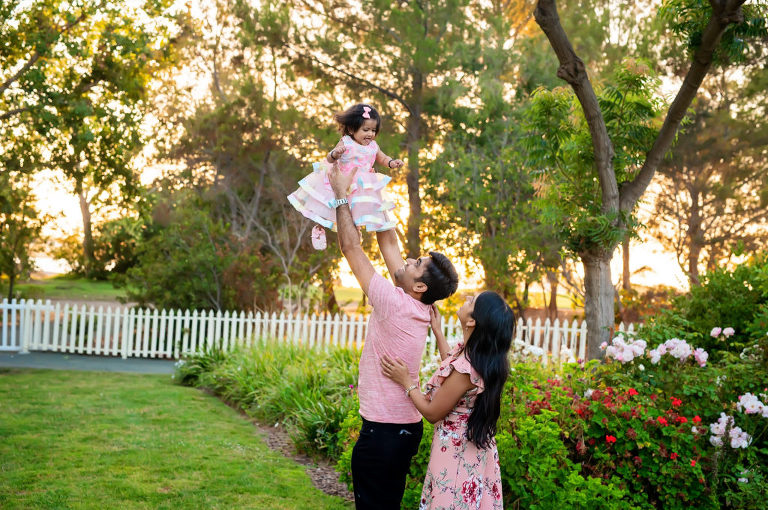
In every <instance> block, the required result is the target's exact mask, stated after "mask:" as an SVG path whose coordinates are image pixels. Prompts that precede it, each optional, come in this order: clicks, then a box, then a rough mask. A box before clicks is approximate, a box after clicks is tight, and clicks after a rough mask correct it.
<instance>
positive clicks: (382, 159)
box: [376, 149, 405, 169]
mask: <svg viewBox="0 0 768 510" xmlns="http://www.w3.org/2000/svg"><path fill="white" fill-rule="evenodd" d="M376 163H378V164H380V165H381V166H385V167H387V168H389V169H392V168H400V167H401V166H403V165H404V164H405V163H403V161H402V160H400V159H393V158H391V157H389V156H387V155H386V154H384V152H383V151H382V150H381V149H379V152H377V153H376Z"/></svg>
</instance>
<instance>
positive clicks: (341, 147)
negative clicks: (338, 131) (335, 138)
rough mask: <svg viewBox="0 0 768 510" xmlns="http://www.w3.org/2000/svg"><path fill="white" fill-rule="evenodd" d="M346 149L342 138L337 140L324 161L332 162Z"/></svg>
mask: <svg viewBox="0 0 768 510" xmlns="http://www.w3.org/2000/svg"><path fill="white" fill-rule="evenodd" d="M346 151H347V147H346V145H344V142H343V141H342V140H339V143H337V144H336V147H334V148H333V150H332V151H331V152H329V153H328V156H326V157H325V159H326V161H328V163H330V164H334V163H335V162H337V161H338V160H339V158H340V157H341V155H342V154H344V153H345V152H346Z"/></svg>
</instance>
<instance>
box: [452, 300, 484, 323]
mask: <svg viewBox="0 0 768 510" xmlns="http://www.w3.org/2000/svg"><path fill="white" fill-rule="evenodd" d="M478 295H479V293H478V294H468V295H467V296H465V297H464V304H463V305H461V308H459V311H458V313H457V315H458V316H459V322H461V326H462V327H466V326H467V323H468V322H469V321H470V320H471V321H472V325H473V326H474V319H472V312H473V311H475V299H476V298H477V296H478Z"/></svg>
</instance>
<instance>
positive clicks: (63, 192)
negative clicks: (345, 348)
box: [35, 167, 687, 290]
mask: <svg viewBox="0 0 768 510" xmlns="http://www.w3.org/2000/svg"><path fill="white" fill-rule="evenodd" d="M161 173H162V169H161V168H160V167H149V168H146V169H145V170H144V171H143V172H142V174H141V181H142V184H150V183H151V182H152V181H153V180H154V179H155V178H157V177H158V176H159V175H160V174H161ZM36 179H37V182H36V184H35V190H36V193H37V197H38V207H39V209H40V211H41V212H42V213H44V214H50V215H51V216H53V218H54V221H52V222H51V223H50V224H49V225H47V226H46V230H45V232H44V234H46V235H49V236H53V237H61V236H65V235H67V234H70V233H73V232H78V231H79V232H81V231H82V216H81V214H80V206H79V202H78V199H77V197H76V196H75V195H72V194H71V193H70V192H69V191H68V189H67V186H66V184H65V183H64V182H62V179H61V177H60V176H59V175H57V174H56V172H54V171H46V172H42V173H40V174H39V175H38V176H37V177H36ZM652 187H653V184H652V185H651V188H652ZM650 192H652V189H651V190H650V191H649V193H650ZM393 198H394V199H395V202H396V203H397V207H398V209H397V216H398V218H400V219H401V221H404V220H405V219H406V218H407V217H408V200H407V196H405V195H404V194H402V193H401V194H399V195H397V194H393ZM651 213H652V211H651V210H650V209H649V207H648V206H647V205H646V206H645V208H644V209H641V212H640V217H641V218H642V217H643V216H645V217H647V215H649V214H651ZM297 214H298V213H297ZM328 249H336V248H335V247H334V246H330V247H329V248H328ZM445 251H446V254H447V255H448V256H449V257H450V255H451V254H450V252H449V250H445ZM36 263H37V266H38V268H39V269H40V270H41V271H44V272H50V273H65V272H66V271H67V270H68V266H67V264H66V262H64V261H61V260H58V261H57V260H53V259H51V258H50V257H48V256H44V255H41V256H38V257H36ZM621 266H622V260H621V250H620V249H619V250H617V251H616V253H615V255H614V258H613V262H612V264H611V274H612V275H613V280H614V283H615V282H618V281H619V279H620V278H621ZM645 267H647V268H648V270H645V271H642V272H640V273H639V274H635V275H633V277H632V282H633V283H635V284H638V285H642V286H648V287H650V286H655V285H667V286H671V287H677V288H680V289H685V288H687V278H686V277H685V274H684V273H683V271H682V270H681V269H680V266H679V265H678V263H677V261H676V259H675V255H674V254H673V253H667V252H665V251H664V249H663V247H662V246H661V245H660V244H659V242H658V241H656V240H655V239H653V238H652V237H651V236H649V235H648V233H647V232H646V233H643V234H641V241H635V242H634V243H633V244H632V246H631V248H630V271H631V272H632V273H634V272H635V271H638V270H640V269H641V268H645ZM377 269H378V270H380V271H383V270H384V267H383V266H382V267H379V268H377ZM457 270H458V272H459V279H460V282H461V285H460V288H461V289H478V288H480V287H481V286H482V275H481V274H476V273H472V272H470V271H468V270H467V269H466V268H464V267H463V265H462V264H459V265H457ZM340 280H341V285H342V286H344V287H356V286H357V281H356V280H355V277H354V275H353V274H352V272H351V271H350V269H349V266H348V265H347V264H346V261H343V262H342V264H341V267H340ZM534 290H535V289H534Z"/></svg>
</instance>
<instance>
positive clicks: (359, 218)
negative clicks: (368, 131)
mask: <svg viewBox="0 0 768 510" xmlns="http://www.w3.org/2000/svg"><path fill="white" fill-rule="evenodd" d="M342 144H343V145H344V147H346V149H347V151H346V152H345V153H344V154H343V155H342V156H341V158H340V159H339V170H341V171H342V172H344V173H347V172H355V180H354V181H352V186H350V193H349V196H348V199H349V207H350V211H351V212H352V217H353V218H354V220H355V225H357V226H358V227H365V228H366V230H369V231H374V232H376V231H380V230H390V229H393V228H395V225H396V223H395V218H394V216H393V215H392V212H391V211H392V209H394V208H395V204H394V202H392V201H391V200H388V199H387V197H386V196H385V195H384V187H385V186H386V185H387V183H388V182H389V181H390V180H391V177H389V176H387V175H384V174H380V173H377V172H375V171H374V169H373V164H374V163H375V162H376V157H377V155H378V154H379V145H378V144H377V143H376V142H375V141H371V143H369V144H368V145H360V144H359V143H357V142H356V141H355V140H354V139H353V138H352V137H351V136H348V135H345V136H344V137H342V139H341V142H340V143H339V145H342ZM337 147H338V145H337ZM331 166H332V165H331V164H330V163H328V161H326V160H323V161H320V162H317V163H314V164H313V171H312V173H311V174H309V175H307V176H306V177H304V178H303V179H302V180H300V181H299V188H298V189H297V190H296V191H294V192H293V193H291V194H290V195H288V201H289V202H290V203H291V204H292V205H293V206H294V207H295V208H296V210H297V211H299V212H300V213H301V214H303V215H304V216H305V217H307V218H309V219H310V220H312V221H314V222H315V223H317V224H318V225H322V226H323V227H325V228H330V229H331V230H336V210H335V209H334V208H333V207H332V205H331V202H332V201H333V200H334V199H335V198H336V197H335V196H334V195H333V190H332V189H331V183H330V182H329V181H328V171H329V170H330V168H331Z"/></svg>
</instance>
